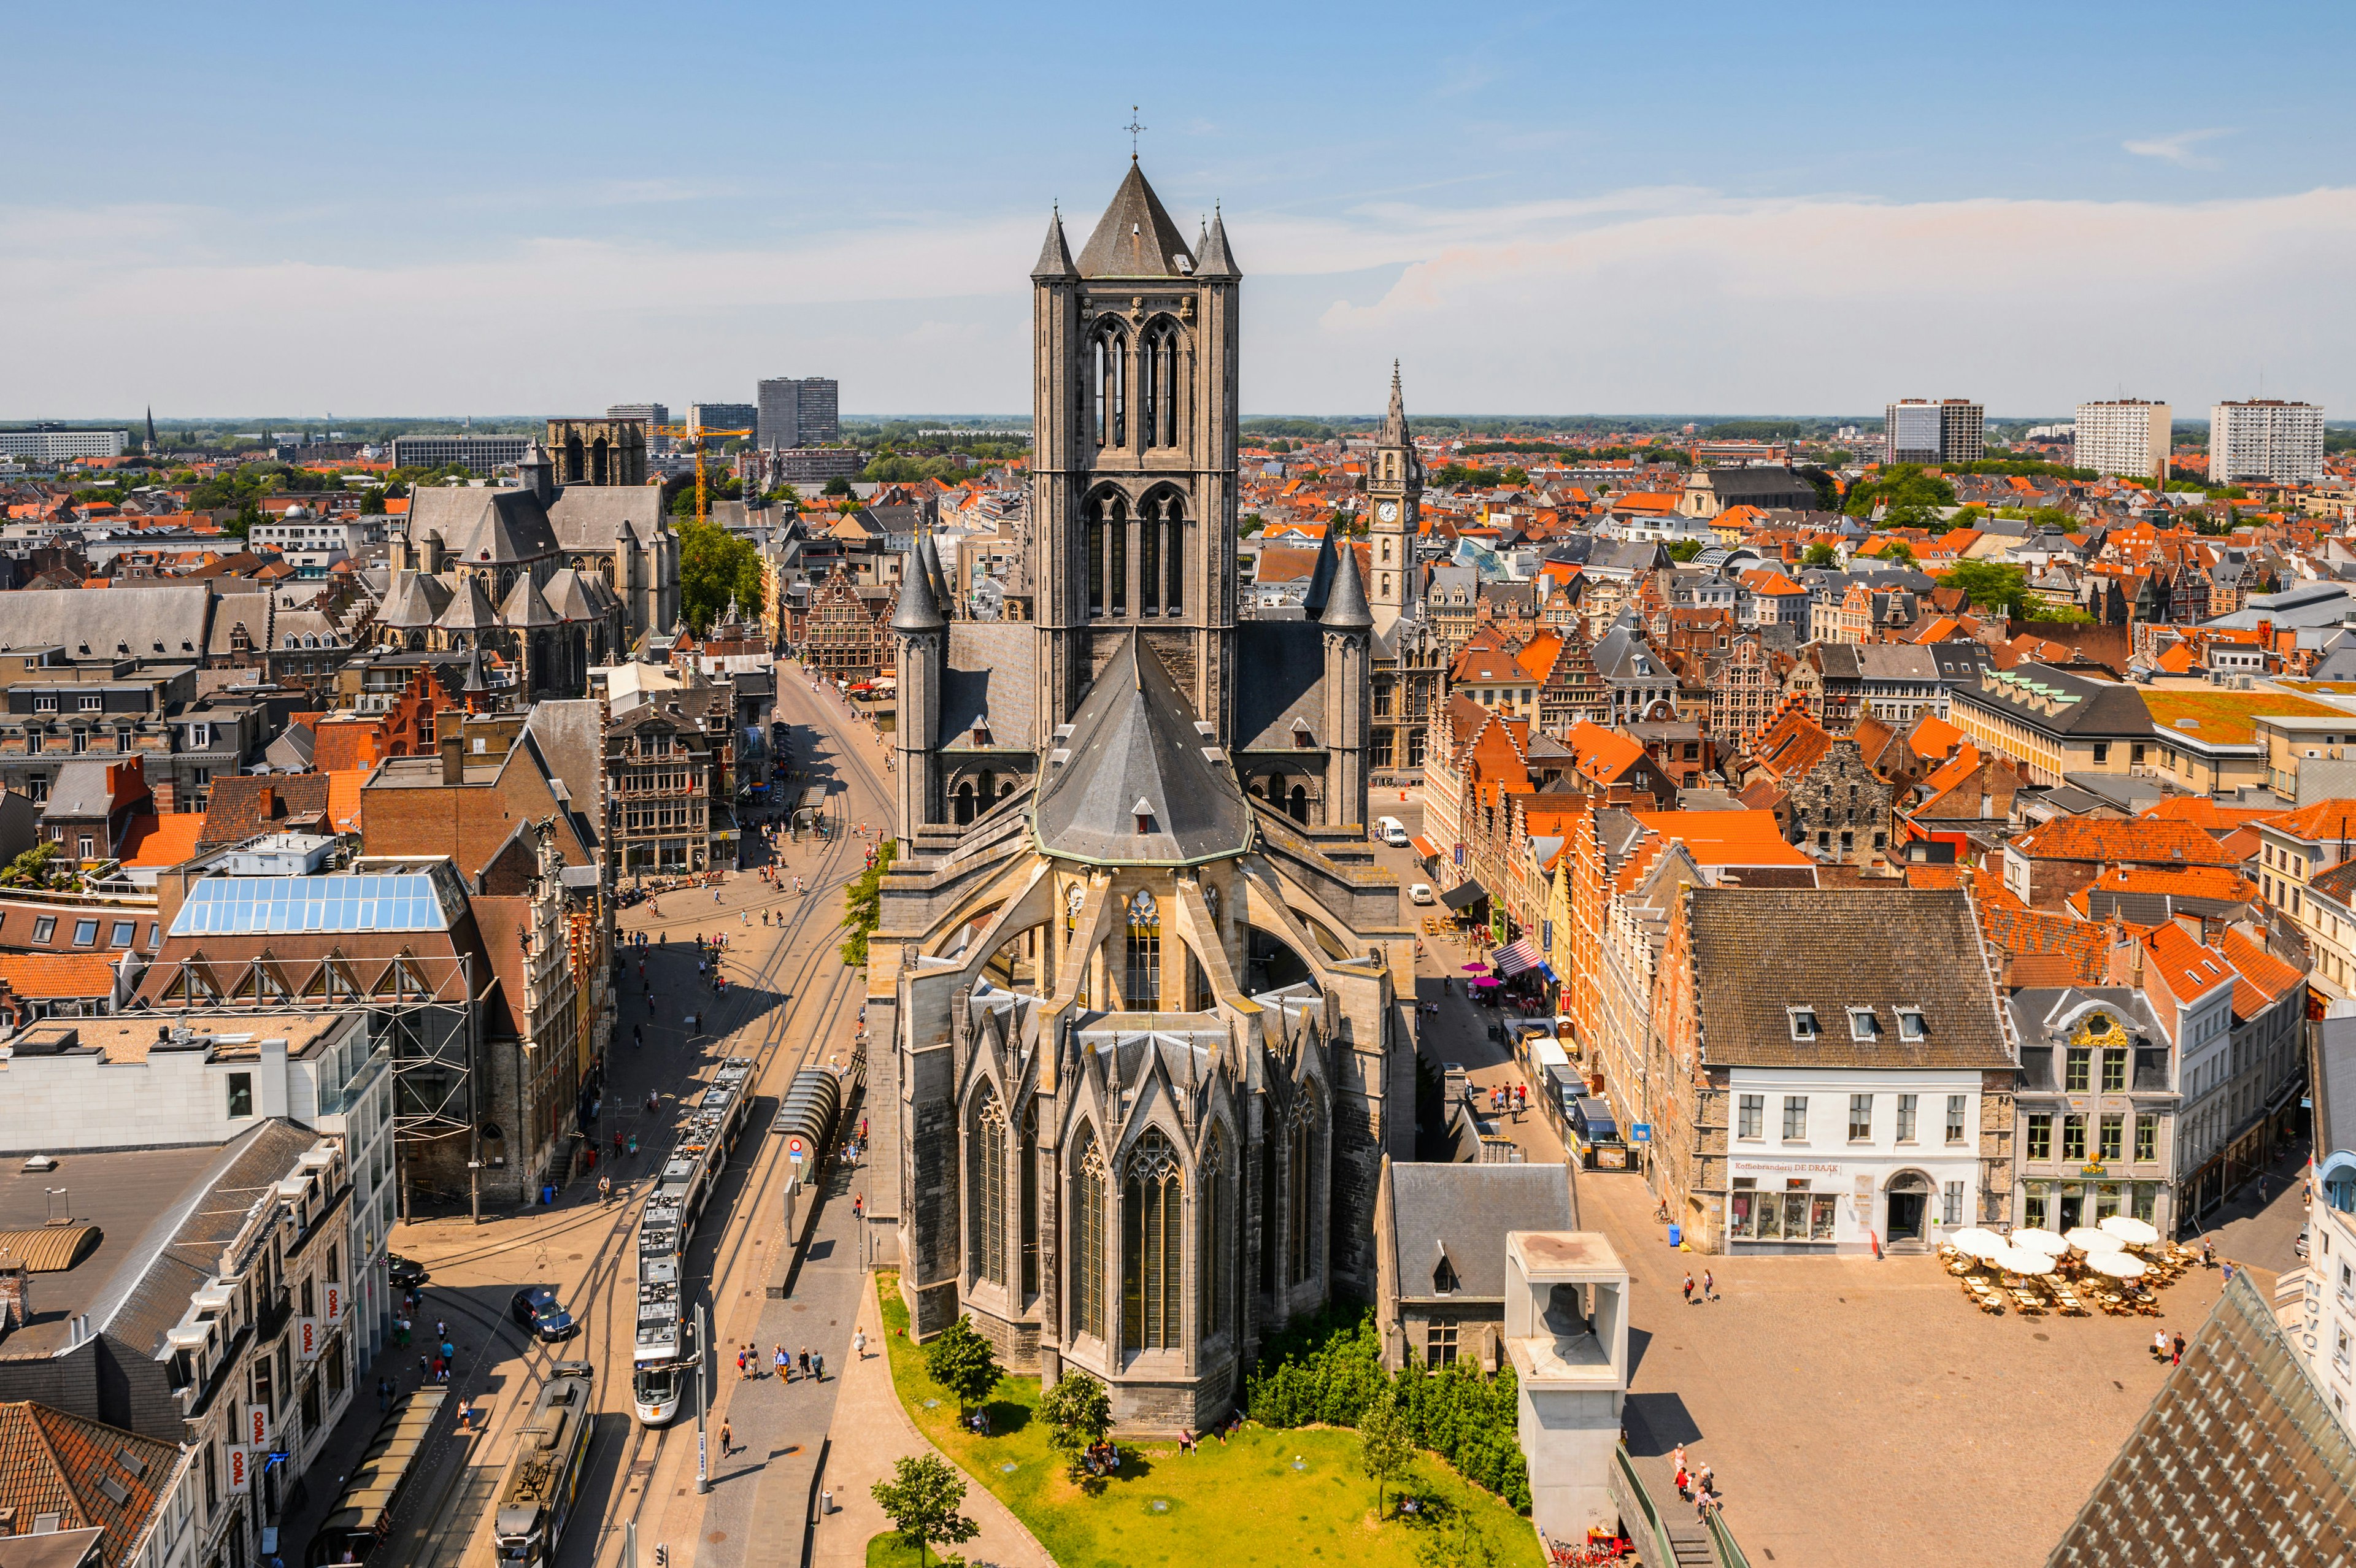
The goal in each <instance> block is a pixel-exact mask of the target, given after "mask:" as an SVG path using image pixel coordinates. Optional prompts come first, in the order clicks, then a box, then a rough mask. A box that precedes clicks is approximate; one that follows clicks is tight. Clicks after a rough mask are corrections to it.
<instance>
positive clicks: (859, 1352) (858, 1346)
mask: <svg viewBox="0 0 2356 1568" xmlns="http://www.w3.org/2000/svg"><path fill="white" fill-rule="evenodd" d="M851 1356H852V1358H853V1359H854V1360H862V1361H863V1360H866V1359H867V1330H866V1329H864V1328H854V1329H852V1330H851ZM777 1357H778V1359H779V1360H784V1359H785V1351H784V1350H783V1349H779V1350H778V1352H777Z"/></svg>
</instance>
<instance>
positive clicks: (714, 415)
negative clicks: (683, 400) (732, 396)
mask: <svg viewBox="0 0 2356 1568" xmlns="http://www.w3.org/2000/svg"><path fill="white" fill-rule="evenodd" d="M760 416H761V411H760V409H759V407H758V406H757V405H755V404H753V403H690V404H688V405H687V431H688V433H689V434H690V435H693V434H695V433H697V432H700V431H707V430H755V429H757V428H758V426H757V424H756V423H755V421H758V420H759V418H760ZM755 444H758V443H755Z"/></svg>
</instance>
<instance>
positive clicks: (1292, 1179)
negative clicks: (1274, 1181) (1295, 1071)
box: [1284, 1085, 1317, 1285]
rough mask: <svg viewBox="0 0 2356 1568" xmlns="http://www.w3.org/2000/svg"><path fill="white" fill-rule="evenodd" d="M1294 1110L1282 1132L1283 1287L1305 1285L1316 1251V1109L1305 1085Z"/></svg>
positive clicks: (1312, 1271) (1312, 1274) (1313, 1271)
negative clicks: (1283, 1156)
mask: <svg viewBox="0 0 2356 1568" xmlns="http://www.w3.org/2000/svg"><path fill="white" fill-rule="evenodd" d="M1300 1093H1301V1099H1300V1101H1299V1103H1298V1104H1295V1106H1294V1107H1293V1113H1292V1125H1290V1127H1289V1128H1287V1129H1286V1132H1285V1146H1284V1148H1285V1182H1284V1188H1285V1194H1284V1195H1285V1201H1286V1203H1287V1204H1288V1206H1289V1209H1290V1212H1289V1213H1288V1214H1287V1216H1286V1218H1287V1221H1288V1222H1287V1224H1286V1226H1285V1236H1284V1240H1285V1258H1286V1268H1285V1273H1284V1277H1285V1283H1286V1284H1288V1285H1305V1284H1307V1283H1308V1282H1309V1281H1310V1280H1311V1279H1312V1278H1313V1277H1315V1275H1316V1272H1317V1248H1316V1245H1315V1237H1314V1236H1313V1235H1312V1231H1313V1230H1314V1229H1315V1226H1316V1221H1317V1203H1316V1192H1317V1106H1316V1103H1315V1102H1314V1101H1312V1099H1311V1098H1310V1093H1311V1091H1310V1090H1309V1089H1308V1088H1307V1087H1306V1086H1305V1085H1304V1086H1303V1087H1302V1088H1301V1092H1300Z"/></svg>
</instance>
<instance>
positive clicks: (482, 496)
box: [409, 485, 656, 565]
mask: <svg viewBox="0 0 2356 1568" xmlns="http://www.w3.org/2000/svg"><path fill="white" fill-rule="evenodd" d="M625 493H626V494H631V495H638V494H639V493H640V487H637V486H632V487H631V488H630V489H629V490H628V491H626V492H625ZM644 494H645V495H646V496H651V495H652V494H653V491H652V488H651V487H650V486H648V487H645V491H644ZM640 504H641V505H643V506H645V507H648V509H650V510H651V509H652V508H653V507H654V506H655V505H656V503H655V502H653V501H651V500H647V499H644V497H643V496H642V497H641V501H640ZM427 534H440V535H441V536H442V546H443V548H444V549H446V550H448V551H449V552H450V553H451V554H452V555H453V556H455V558H456V559H458V560H464V561H468V562H472V563H482V562H490V563H492V564H495V565H498V564H506V563H509V562H515V561H525V560H537V559H538V558H540V557H541V556H543V555H551V554H553V553H555V551H556V550H557V549H558V548H559V547H558V545H557V539H556V530H555V528H554V527H553V526H552V524H551V523H550V521H549V515H548V510H547V508H546V507H543V506H542V505H541V499H540V497H539V496H535V495H533V494H532V493H531V492H530V491H529V490H522V489H513V490H510V489H505V488H501V489H492V488H490V487H489V486H485V487H483V488H481V489H477V488H476V487H475V486H473V485H428V486H426V487H424V488H423V489H421V490H419V491H418V492H417V493H416V494H415V495H413V496H411V497H410V501H409V538H410V539H411V540H412V542H415V543H419V544H423V542H424V539H425V536H426V535H427Z"/></svg>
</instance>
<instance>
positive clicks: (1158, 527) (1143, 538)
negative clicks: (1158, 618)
mask: <svg viewBox="0 0 2356 1568" xmlns="http://www.w3.org/2000/svg"><path fill="white" fill-rule="evenodd" d="M1162 510H1163V503H1162V500H1161V499H1160V498H1159V497H1154V496H1149V497H1148V498H1147V500H1146V503H1145V505H1144V507H1142V508H1141V509H1140V511H1139V512H1138V517H1139V518H1140V519H1141V524H1140V528H1139V532H1138V540H1137V544H1138V569H1137V586H1138V595H1137V597H1138V607H1139V608H1140V609H1141V611H1142V612H1143V613H1146V614H1148V615H1151V614H1152V613H1154V612H1155V611H1156V610H1159V609H1160V608H1161V607H1162Z"/></svg>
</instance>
